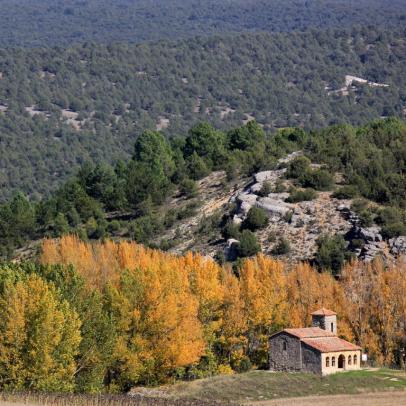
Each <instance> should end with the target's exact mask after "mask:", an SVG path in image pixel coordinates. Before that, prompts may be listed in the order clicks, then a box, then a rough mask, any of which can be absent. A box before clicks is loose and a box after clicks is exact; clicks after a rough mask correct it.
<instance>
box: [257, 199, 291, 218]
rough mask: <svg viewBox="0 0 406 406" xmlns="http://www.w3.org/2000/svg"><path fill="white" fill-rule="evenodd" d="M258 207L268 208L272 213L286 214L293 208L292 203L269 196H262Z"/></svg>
mask: <svg viewBox="0 0 406 406" xmlns="http://www.w3.org/2000/svg"><path fill="white" fill-rule="evenodd" d="M256 205H257V207H260V208H262V209H264V210H266V211H267V212H268V213H269V214H270V215H275V214H276V215H280V216H284V215H285V214H287V213H288V212H290V211H292V210H293V207H292V205H290V204H289V203H285V202H281V201H280V200H276V199H271V198H269V197H262V198H260V199H258V201H257V202H256Z"/></svg>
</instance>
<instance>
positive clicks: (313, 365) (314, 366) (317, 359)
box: [302, 343, 322, 374]
mask: <svg viewBox="0 0 406 406" xmlns="http://www.w3.org/2000/svg"><path fill="white" fill-rule="evenodd" d="M302 365H303V368H302V371H303V372H312V373H314V374H321V372H322V367H321V353H320V352H319V351H317V350H315V349H314V348H312V347H310V346H308V345H306V344H305V343H302Z"/></svg>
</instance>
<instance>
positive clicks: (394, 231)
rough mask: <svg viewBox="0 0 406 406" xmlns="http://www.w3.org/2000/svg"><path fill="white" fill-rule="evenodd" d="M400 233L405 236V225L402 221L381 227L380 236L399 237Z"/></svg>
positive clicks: (387, 237)
mask: <svg viewBox="0 0 406 406" xmlns="http://www.w3.org/2000/svg"><path fill="white" fill-rule="evenodd" d="M400 235H405V236H406V225H405V224H403V223H393V224H388V225H386V226H384V227H382V237H383V238H386V239H389V238H394V237H399V236H400Z"/></svg>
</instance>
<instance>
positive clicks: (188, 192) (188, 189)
mask: <svg viewBox="0 0 406 406" xmlns="http://www.w3.org/2000/svg"><path fill="white" fill-rule="evenodd" d="M180 192H181V193H182V195H184V196H186V197H187V198H192V197H196V196H197V193H198V189H197V184H196V182H195V181H194V180H192V179H185V180H183V181H182V183H181V184H180Z"/></svg>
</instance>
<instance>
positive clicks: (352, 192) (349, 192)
mask: <svg viewBox="0 0 406 406" xmlns="http://www.w3.org/2000/svg"><path fill="white" fill-rule="evenodd" d="M357 194H358V190H357V188H356V187H355V186H354V185H345V186H342V187H340V188H339V189H337V190H336V191H335V192H334V193H333V197H335V198H336V199H353V198H354V197H355V196H357Z"/></svg>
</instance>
